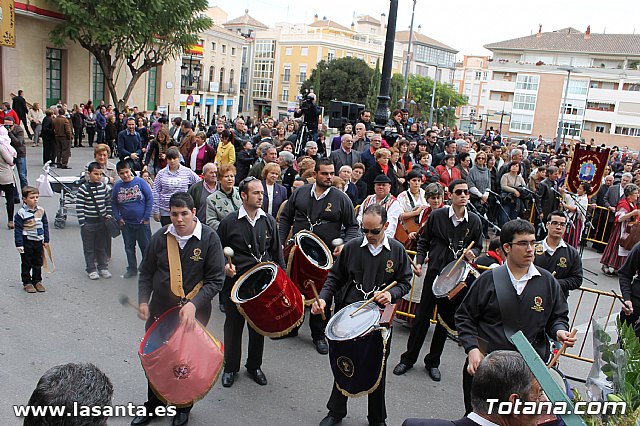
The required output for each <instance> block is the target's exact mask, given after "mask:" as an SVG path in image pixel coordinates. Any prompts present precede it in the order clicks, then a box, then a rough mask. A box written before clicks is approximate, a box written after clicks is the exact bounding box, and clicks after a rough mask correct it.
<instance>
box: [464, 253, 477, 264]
mask: <svg viewBox="0 0 640 426" xmlns="http://www.w3.org/2000/svg"><path fill="white" fill-rule="evenodd" d="M464 257H465V259H467V260H468V261H469V262H473V259H475V258H476V255H475V253H474V252H472V251H471V250H469V251H468V252H466V253H465V255H464Z"/></svg>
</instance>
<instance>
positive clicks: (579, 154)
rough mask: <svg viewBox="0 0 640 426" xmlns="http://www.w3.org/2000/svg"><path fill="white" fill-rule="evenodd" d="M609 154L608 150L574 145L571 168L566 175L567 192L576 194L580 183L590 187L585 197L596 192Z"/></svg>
mask: <svg viewBox="0 0 640 426" xmlns="http://www.w3.org/2000/svg"><path fill="white" fill-rule="evenodd" d="M609 152H610V149H609V148H606V149H600V147H597V148H596V149H595V150H591V149H589V147H586V148H583V147H582V146H581V145H576V148H575V151H574V153H573V160H572V161H571V168H570V169H569V173H568V174H567V185H568V186H569V190H571V191H572V192H576V191H577V190H578V186H579V185H580V183H581V182H586V183H588V184H589V185H591V192H590V193H589V194H587V196H589V197H591V196H592V195H593V194H595V193H596V192H598V189H599V188H600V184H601V183H602V175H603V174H604V170H605V167H606V166H607V160H608V159H609Z"/></svg>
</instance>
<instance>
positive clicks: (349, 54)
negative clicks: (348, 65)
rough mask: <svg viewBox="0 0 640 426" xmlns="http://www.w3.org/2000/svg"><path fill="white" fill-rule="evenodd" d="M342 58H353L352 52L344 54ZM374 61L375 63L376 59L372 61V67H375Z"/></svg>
mask: <svg viewBox="0 0 640 426" xmlns="http://www.w3.org/2000/svg"><path fill="white" fill-rule="evenodd" d="M344 56H345V58H350V57H352V56H353V52H344ZM375 61H376V59H374V65H375Z"/></svg>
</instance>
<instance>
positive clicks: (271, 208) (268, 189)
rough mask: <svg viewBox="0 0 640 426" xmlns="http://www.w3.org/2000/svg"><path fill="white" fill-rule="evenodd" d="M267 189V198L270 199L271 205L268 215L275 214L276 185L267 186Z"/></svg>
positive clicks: (268, 207) (268, 208)
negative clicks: (274, 192)
mask: <svg viewBox="0 0 640 426" xmlns="http://www.w3.org/2000/svg"><path fill="white" fill-rule="evenodd" d="M265 186H266V187H267V197H269V205H268V206H267V213H269V214H273V187H274V185H269V184H265Z"/></svg>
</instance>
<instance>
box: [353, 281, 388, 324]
mask: <svg viewBox="0 0 640 426" xmlns="http://www.w3.org/2000/svg"><path fill="white" fill-rule="evenodd" d="M396 284H398V281H394V282H392V283H391V284H389V285H388V286H386V287H385V288H383V289H382V290H380V293H384V292H385V291H389V290H391V288H392V287H393V286H395V285H396ZM375 298H376V296H373V297H372V298H371V299H369V300H367V301H366V302H364V304H363V305H362V306H360V307H359V308H358V309H356V310H355V311H353V312H351V314H349V316H350V317H352V316H354V315H355V314H356V313H357V312H358V311H359V310H360V309H362V308H364V307H365V306H367V305H368V304H369V303H371V302H373V300H374V299H375Z"/></svg>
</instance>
